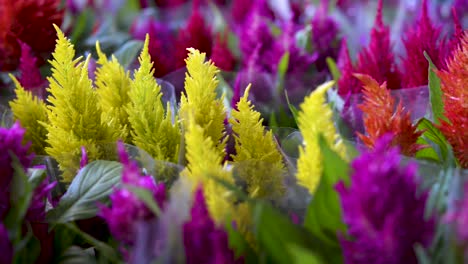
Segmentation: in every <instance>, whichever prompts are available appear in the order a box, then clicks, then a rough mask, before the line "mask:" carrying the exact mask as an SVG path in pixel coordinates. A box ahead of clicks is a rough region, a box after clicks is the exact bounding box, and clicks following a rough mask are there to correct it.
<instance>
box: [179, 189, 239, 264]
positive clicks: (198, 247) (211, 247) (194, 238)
mask: <svg viewBox="0 0 468 264" xmlns="http://www.w3.org/2000/svg"><path fill="white" fill-rule="evenodd" d="M183 237H184V246H185V256H186V263H189V264H190V263H193V264H196V263H206V264H218V263H226V264H227V263H238V262H239V260H238V261H236V260H235V256H234V252H233V251H232V250H231V249H230V248H229V243H228V236H227V233H226V232H225V231H224V230H222V229H220V228H218V227H216V226H215V223H214V222H213V220H212V219H211V218H210V215H209V213H208V209H207V207H206V202H205V198H204V196H203V190H202V188H201V187H200V188H198V189H197V190H196V191H195V197H194V201H193V206H192V209H191V219H190V221H189V222H187V223H185V224H184V228H183ZM240 261H242V260H240Z"/></svg>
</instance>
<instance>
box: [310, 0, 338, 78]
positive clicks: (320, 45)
mask: <svg viewBox="0 0 468 264" xmlns="http://www.w3.org/2000/svg"><path fill="white" fill-rule="evenodd" d="M311 24H312V43H313V45H314V49H315V51H317V52H318V54H319V57H318V59H317V61H316V62H315V66H316V67H317V70H318V71H322V70H326V69H328V67H327V63H326V59H327V57H330V58H333V59H335V58H336V56H337V55H338V49H339V47H338V45H339V43H338V41H337V36H338V26H337V24H336V22H335V21H334V20H333V19H332V18H331V17H330V16H329V15H328V0H322V1H320V7H319V8H318V10H317V11H316V13H315V15H314V17H313V18H312V22H311Z"/></svg>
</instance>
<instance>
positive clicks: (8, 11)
mask: <svg viewBox="0 0 468 264" xmlns="http://www.w3.org/2000/svg"><path fill="white" fill-rule="evenodd" d="M59 4H60V0H15V1H13V0H0V70H3V71H12V70H15V69H16V68H17V67H18V64H19V59H20V56H21V47H20V45H19V43H18V40H20V41H21V42H24V43H26V44H28V46H30V47H31V49H32V51H33V53H34V55H36V56H38V57H39V58H41V61H40V62H43V60H42V58H43V57H47V56H48V55H49V54H50V52H52V51H53V49H54V47H55V34H56V32H55V30H54V27H53V26H52V24H57V25H60V24H61V23H62V18H63V11H62V10H58V7H59Z"/></svg>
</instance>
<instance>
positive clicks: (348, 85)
mask: <svg viewBox="0 0 468 264" xmlns="http://www.w3.org/2000/svg"><path fill="white" fill-rule="evenodd" d="M337 63H338V65H337V66H338V69H340V71H341V77H340V79H339V80H338V93H339V94H340V95H341V96H347V95H349V94H352V93H358V92H359V87H360V83H359V80H358V79H356V78H355V77H354V75H353V74H354V73H355V72H356V69H355V68H354V65H353V62H352V61H351V57H350V56H349V49H348V43H347V40H346V38H343V40H342V41H341V48H340V54H339V56H338V61H337Z"/></svg>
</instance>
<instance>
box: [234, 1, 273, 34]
mask: <svg viewBox="0 0 468 264" xmlns="http://www.w3.org/2000/svg"><path fill="white" fill-rule="evenodd" d="M230 11H231V12H230V13H231V18H232V21H233V23H234V24H235V25H234V28H239V29H241V28H242V27H243V26H244V24H245V25H249V23H248V22H247V20H248V17H249V15H251V14H252V13H253V12H255V13H257V15H260V16H262V17H265V18H270V19H272V18H274V13H273V11H272V10H271V8H270V7H269V6H268V3H267V2H266V1H265V0H255V1H250V0H234V1H232V4H231V10H230ZM236 25H237V26H236Z"/></svg>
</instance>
